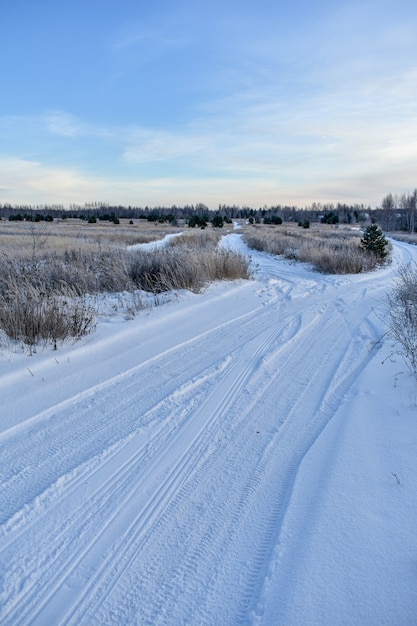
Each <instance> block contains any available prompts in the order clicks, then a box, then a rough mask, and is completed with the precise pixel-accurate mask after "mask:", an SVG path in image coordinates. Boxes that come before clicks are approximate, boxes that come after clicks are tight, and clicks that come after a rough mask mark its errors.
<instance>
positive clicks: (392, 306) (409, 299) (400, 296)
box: [387, 264, 417, 378]
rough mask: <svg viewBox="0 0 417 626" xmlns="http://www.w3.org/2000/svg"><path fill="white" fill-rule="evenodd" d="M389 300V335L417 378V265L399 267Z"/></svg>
mask: <svg viewBox="0 0 417 626" xmlns="http://www.w3.org/2000/svg"><path fill="white" fill-rule="evenodd" d="M387 302H388V307H387V308H388V326H389V331H388V335H389V336H390V338H391V339H392V340H393V342H394V344H395V346H396V351H397V353H398V354H400V355H401V356H402V357H403V358H404V359H405V361H406V363H407V365H408V366H409V368H410V370H411V371H412V372H413V374H414V376H415V377H416V378H417V265H415V264H414V265H407V266H403V267H401V268H400V269H399V271H398V278H397V281H396V284H395V285H394V287H393V288H392V290H391V291H390V292H389V293H388V296H387Z"/></svg>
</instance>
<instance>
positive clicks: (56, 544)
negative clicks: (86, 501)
mask: <svg viewBox="0 0 417 626" xmlns="http://www.w3.org/2000/svg"><path fill="white" fill-rule="evenodd" d="M277 332H278V331H276V330H275V331H273V332H272V334H277ZM255 341H258V339H257V338H255V340H251V341H250V342H248V343H247V344H246V345H244V348H243V349H244V350H245V351H249V352H252V344H253V343H254V342H255ZM259 351H260V352H261V351H262V346H261V348H260V349H259V350H258V352H259ZM256 354H257V353H255V355H254V356H253V358H254V359H256ZM238 362H239V361H238ZM233 376H234V375H233ZM85 417H86V418H87V417H88V413H87V414H86V416H85ZM168 435H169V433H168ZM154 445H155V442H154ZM148 447H149V446H148ZM107 462H108V461H106V463H107ZM131 464H132V463H129V466H130V465H131ZM99 469H100V468H99ZM88 471H89V470H88V467H87V469H85V471H84V472H83V474H87V477H88ZM95 471H99V470H97V469H96V470H95ZM126 475H127V479H126V481H127V482H128V478H129V474H128V473H127V472H126ZM121 477H122V475H121V474H120V473H117V475H116V477H115V479H116V480H117V481H120V480H121ZM81 478H82V479H84V475H82V476H81V477H77V481H76V483H75V484H73V485H72V486H71V489H72V490H73V489H75V487H76V486H77V483H78V481H79V480H80V479H81ZM114 482H115V481H114V480H112V481H110V485H112V484H113V483H114ZM101 491H102V490H100V492H101ZM103 491H104V494H105V497H106V499H107V500H108V499H109V497H110V496H111V497H112V498H113V497H114V493H111V494H110V495H109V493H108V492H107V489H104V488H103ZM67 495H68V493H67V490H66V491H65V496H67ZM99 495H100V494H99ZM103 497H104V496H103ZM47 511H48V512H50V509H49V508H48V509H47ZM86 513H87V511H86V510H85V509H82V510H81V511H80V513H79V514H77V516H76V517H77V519H75V520H74V519H72V518H70V520H69V523H68V524H66V525H65V526H66V527H65V529H64V530H63V532H62V533H59V535H58V537H57V538H56V539H55V542H52V544H51V546H50V552H51V553H54V552H58V547H59V546H60V540H61V538H62V537H64V536H66V535H65V533H66V532H68V529H67V526H68V525H70V526H71V524H75V527H76V528H77V529H78V526H77V525H76V522H80V521H81V520H83V519H84V517H85V514H86ZM38 518H39V515H38V516H37V520H38ZM88 519H89V517H88V515H87V520H88ZM26 530H27V529H26ZM77 534H78V533H77ZM49 539H51V537H50V538H49ZM70 548H71V555H70V556H69V557H68V559H67V560H65V558H64V557H65V550H66V551H67V552H68V546H67V547H65V546H64V548H62V549H63V550H64V556H63V557H62V556H61V564H62V567H61V569H65V568H68V564H69V560H71V559H74V554H73V553H72V550H73V549H74V546H73V545H72V544H71V545H70ZM35 568H36V563H35ZM51 582H52V581H51V580H50V579H48V578H47V577H46V576H45V572H44V584H43V587H47V586H50V585H51ZM61 583H62V580H61V581H60V583H59V584H61ZM36 585H38V583H37V581H34V582H33V588H35V587H36ZM28 591H29V590H28V589H27V588H26V589H25V597H26V600H25V602H26V606H27V609H28V610H27V612H28V614H29V613H30V614H31V615H32V616H33V608H32V606H31V603H30V602H29V601H28ZM37 591H38V592H39V589H37ZM44 596H45V594H44ZM44 601H45V602H46V598H45V600H44ZM17 602H18V600H17ZM34 602H36V596H35V598H34ZM12 618H13V616H12Z"/></svg>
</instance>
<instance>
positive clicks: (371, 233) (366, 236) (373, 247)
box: [361, 224, 388, 260]
mask: <svg viewBox="0 0 417 626" xmlns="http://www.w3.org/2000/svg"><path fill="white" fill-rule="evenodd" d="M387 245H388V239H387V238H386V237H385V236H384V233H383V232H382V230H381V229H380V228H379V226H378V225H377V224H371V225H370V226H368V227H367V228H365V231H364V233H363V237H362V239H361V247H362V248H363V249H364V250H366V251H367V252H373V253H374V254H376V256H377V257H379V258H380V259H381V260H382V259H385V257H386V256H387V254H388V252H387V250H386V247H387Z"/></svg>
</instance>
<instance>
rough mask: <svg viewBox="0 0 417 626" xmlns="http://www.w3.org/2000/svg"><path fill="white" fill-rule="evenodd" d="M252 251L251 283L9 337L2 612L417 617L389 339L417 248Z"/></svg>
mask: <svg viewBox="0 0 417 626" xmlns="http://www.w3.org/2000/svg"><path fill="white" fill-rule="evenodd" d="M223 245H225V246H229V247H233V248H238V249H242V248H243V243H242V241H241V239H240V237H239V235H237V234H233V235H229V236H228V237H226V238H224V240H223ZM250 254H251V257H252V263H253V266H254V268H255V273H254V278H255V280H252V281H242V282H239V283H222V284H218V285H214V286H211V287H210V288H209V289H208V290H207V292H206V293H204V294H201V295H193V294H189V293H181V294H179V297H178V299H177V300H176V301H175V300H173V301H172V302H170V303H168V304H165V305H163V306H161V307H158V308H155V309H152V310H151V311H150V312H147V313H141V314H139V315H138V316H137V317H136V318H135V319H134V320H132V321H128V322H127V321H124V320H122V319H114V320H111V319H110V320H107V321H106V322H102V323H100V324H99V327H98V330H97V332H96V333H95V334H94V335H91V336H90V337H89V338H87V339H85V340H83V341H82V342H80V343H78V344H75V345H74V346H65V347H63V348H60V349H59V350H58V351H57V352H53V351H43V352H39V353H38V354H35V355H34V356H32V357H28V356H24V355H17V354H14V353H11V352H8V351H7V350H3V352H2V354H1V355H0V384H1V422H0V430H1V432H0V449H1V456H0V475H1V489H2V495H1V510H0V559H1V565H0V576H1V586H0V622H1V624H3V625H4V626H6V625H9V626H17V625H19V626H20V625H23V624H36V625H41V626H45V625H58V624H73V625H77V626H79V625H84V624H85V625H87V624H88V625H90V624H92V625H97V626H98V625H100V626H102V625H104V624H109V625H110V624H111V625H116V624H117V625H118V626H119V625H124V624H137V625H142V624H143V625H144V624H150V625H156V624H166V625H169V626H174V625H177V624H178V625H179V624H187V625H196V626H197V625H198V626H201V625H210V626H211V625H213V626H214V625H216V626H217V625H235V624H268V625H277V626H279V625H284V626H288V625H293V624H300V625H305V624H308V625H309V626H312V625H317V626H318V625H321V626H322V625H326V624H329V625H332V626H334V625H337V624H346V625H347V624H367V625H370V624H371V625H372V624H375V625H376V624H378V626H380V625H381V624H387V625H391V624H392V625H394V624H396V625H401V626H402V625H405V624H415V623H416V621H417V618H416V616H417V580H416V578H417V540H416V534H415V527H416V522H417V488H416V485H417V461H416V459H417V454H416V447H417V415H416V413H417V410H416V402H417V397H416V396H417V394H416V388H415V384H414V383H413V381H412V379H411V377H409V376H408V375H407V374H404V375H402V376H400V377H398V376H397V377H396V376H395V375H396V373H397V372H398V371H399V370H400V369H404V366H403V364H402V363H400V362H399V361H398V362H397V363H393V362H392V360H390V359H388V360H386V361H385V363H384V364H382V361H383V360H384V359H385V357H387V355H388V354H389V352H390V347H389V346H388V345H386V344H383V343H382V342H380V341H379V340H380V338H381V336H382V334H383V330H384V323H383V319H382V317H381V312H382V302H383V298H384V294H385V292H386V290H387V288H388V287H389V285H390V282H391V281H392V280H393V278H394V276H395V271H396V268H397V266H398V264H399V263H400V262H401V263H403V262H409V261H411V260H413V259H416V258H417V248H413V247H411V246H408V245H406V244H400V243H398V244H395V256H394V262H393V264H392V265H391V266H389V267H387V268H384V269H381V270H378V271H377V272H374V273H372V274H368V275H361V276H330V277H329V276H322V275H320V274H317V273H315V272H312V271H310V270H309V269H308V268H306V267H303V266H299V265H296V264H290V263H288V262H285V261H282V260H280V259H276V258H272V257H270V256H268V255H265V254H259V253H255V252H253V251H251V252H250Z"/></svg>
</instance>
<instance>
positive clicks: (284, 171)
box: [0, 0, 417, 208]
mask: <svg viewBox="0 0 417 626" xmlns="http://www.w3.org/2000/svg"><path fill="white" fill-rule="evenodd" d="M416 33H417V3H416V2H415V0H396V1H395V2H394V1H391V0H361V1H355V0H353V1H351V2H345V1H344V0H340V1H330V0H323V1H321V2H316V1H315V0H309V1H307V0H292V2H288V1H286V2H282V1H280V0H275V1H272V0H271V1H270V0H258V2H256V3H255V2H253V0H252V1H251V2H248V1H246V0H239V1H237V0H231V1H228V0H223V1H219V0H211V1H210V2H208V1H202V0H182V1H177V0H171V2H168V1H163V0H153V1H152V2H144V1H143V0H137V1H133V0H131V1H127V0H117V1H116V0H112V1H110V0H100V1H98V0H83V1H82V2H81V1H79V0H71V1H68V0H65V1H63V0H53V1H52V0H51V1H46V0H37V1H36V2H34V1H33V0H13V2H11V1H7V0H3V2H1V4H0V53H1V58H2V63H1V64H0V85H1V92H0V94H1V96H0V203H4V202H9V203H11V204H17V203H22V202H23V203H27V204H39V203H48V204H51V203H60V204H64V205H69V204H70V203H81V204H83V203H84V202H93V201H97V202H108V203H117V204H125V205H127V204H132V205H136V206H145V205H148V206H156V205H168V206H169V205H172V204H177V205H183V204H186V203H188V204H191V203H196V202H204V203H205V204H207V205H208V206H209V207H210V208H216V207H217V206H218V204H219V203H222V204H223V203H225V204H236V205H246V206H252V207H255V208H256V207H260V206H264V205H268V206H270V205H274V204H278V203H281V204H291V205H292V204H295V205H298V206H307V205H309V204H311V203H312V202H314V201H315V202H338V201H340V202H355V203H356V202H364V203H365V204H370V205H371V206H376V205H377V204H378V203H380V201H381V200H382V198H383V197H384V195H386V194H387V193H388V192H393V193H403V192H410V191H411V190H413V189H414V188H415V187H416V186H417V36H416Z"/></svg>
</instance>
